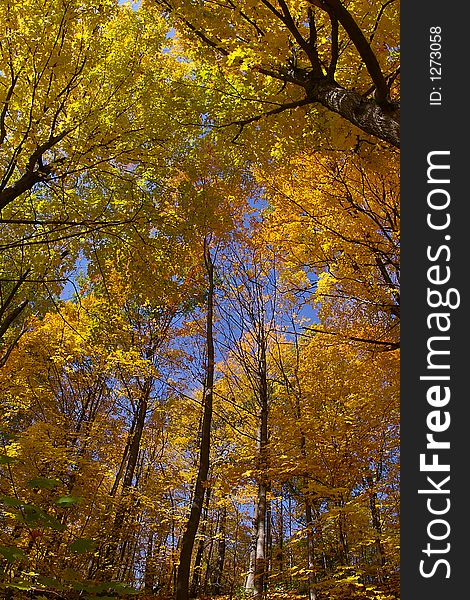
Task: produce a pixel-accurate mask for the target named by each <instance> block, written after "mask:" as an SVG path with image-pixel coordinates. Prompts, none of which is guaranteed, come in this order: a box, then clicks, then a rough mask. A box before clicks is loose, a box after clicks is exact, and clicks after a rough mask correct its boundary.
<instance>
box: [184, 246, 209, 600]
mask: <svg viewBox="0 0 470 600" xmlns="http://www.w3.org/2000/svg"><path fill="white" fill-rule="evenodd" d="M204 261H205V266H206V272H207V281H208V290H207V318H206V349H207V364H206V373H205V383H204V396H203V406H204V412H203V418H202V433H201V447H200V451H199V469H198V474H197V478H196V485H195V488H194V494H193V501H192V505H191V512H190V514H189V518H188V522H187V524H186V529H185V531H184V533H183V536H182V538H181V551H180V563H179V567H178V575H177V579H176V600H188V598H189V576H190V569H191V556H192V552H193V547H194V540H195V537H196V533H197V530H198V527H199V521H200V518H201V513H202V506H203V502H204V493H205V490H206V486H207V476H208V473H209V455H210V441H211V440H210V432H211V422H212V400H213V386H214V365H215V360H214V336H213V311H214V265H213V262H212V257H211V254H210V249H209V239H208V238H207V237H206V238H205V240H204Z"/></svg>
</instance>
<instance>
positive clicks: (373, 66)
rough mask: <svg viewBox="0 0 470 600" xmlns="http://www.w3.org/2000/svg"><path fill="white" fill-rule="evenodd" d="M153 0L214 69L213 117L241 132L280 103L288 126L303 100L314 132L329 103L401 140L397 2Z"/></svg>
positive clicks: (393, 141)
mask: <svg viewBox="0 0 470 600" xmlns="http://www.w3.org/2000/svg"><path fill="white" fill-rule="evenodd" d="M157 4H158V5H159V6H161V7H162V8H163V10H166V11H167V12H168V14H169V18H170V19H171V20H172V22H174V23H175V26H176V27H177V28H178V30H180V31H181V32H182V34H181V35H182V37H183V40H182V43H183V46H185V47H186V48H189V49H188V52H190V53H191V54H194V53H196V54H197V56H198V57H200V60H202V61H204V62H205V63H206V64H207V65H208V68H209V69H211V72H212V75H211V76H210V77H209V80H210V81H212V82H213V86H212V87H211V94H212V95H213V98H214V99H216V100H218V99H220V98H224V99H226V101H227V102H230V116H229V113H226V112H225V111H223V110H222V112H221V111H220V109H219V110H217V106H216V105H215V103H214V112H213V114H211V115H210V117H211V119H212V122H213V124H214V126H216V127H227V126H229V125H232V126H233V128H232V130H233V132H234V133H233V134H232V136H235V137H236V138H239V136H240V133H241V132H242V130H243V128H244V127H245V126H246V125H248V124H250V123H256V122H260V121H261V120H262V119H263V118H265V117H269V116H276V115H279V114H280V113H283V112H285V111H287V112H289V113H292V116H291V117H287V118H286V119H283V120H282V121H281V122H282V125H283V126H284V127H286V123H287V122H288V120H289V118H290V119H294V118H296V116H295V115H296V112H295V109H298V108H301V107H302V110H303V111H304V112H306V113H307V114H308V117H307V120H306V122H305V124H304V126H303V127H304V130H306V131H308V129H309V128H312V129H313V132H317V133H318V132H321V131H322V128H323V127H324V119H325V117H326V119H327V121H328V113H330V114H331V113H334V115H339V116H340V117H341V118H342V119H344V120H345V121H347V122H348V123H350V124H352V125H353V126H354V129H353V131H355V132H356V133H361V132H363V133H366V134H367V135H371V136H373V137H375V138H377V139H379V140H383V141H385V142H387V143H388V144H390V145H392V146H399V110H398V96H397V88H396V83H397V78H398V77H399V64H398V60H397V58H398V22H399V21H398V12H397V11H398V3H397V2H394V1H393V0H392V1H391V2H390V1H388V2H383V3H377V4H375V5H373V6H371V5H370V4H367V3H360V2H359V3H351V2H342V1H341V0H331V1H330V0H325V1H317V0H308V1H306V2H300V3H299V2H289V1H284V0H279V1H276V2H268V1H265V0H263V1H262V2H259V3H252V2H248V1H246V2H227V3H225V4H220V3H213V2H210V1H209V2H202V3H199V4H198V5H197V6H196V5H194V4H192V3H190V2H185V1H172V0H161V1H158V2H157ZM186 40H188V41H186ZM189 44H191V45H195V46H196V49H195V50H193V49H192V46H191V47H190V46H189ZM211 105H212V102H211ZM322 120H323V123H322ZM330 124H331V126H332V128H335V129H341V128H342V125H341V124H340V123H338V121H337V120H335V119H332V120H330ZM328 127H329V126H328V125H327V128H328ZM237 131H238V132H237ZM287 131H289V125H288V124H287V129H286V134H287ZM335 134H337V132H335Z"/></svg>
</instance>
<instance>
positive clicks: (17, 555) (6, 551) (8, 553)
mask: <svg viewBox="0 0 470 600" xmlns="http://www.w3.org/2000/svg"><path fill="white" fill-rule="evenodd" d="M0 554H2V555H3V556H4V557H5V558H6V559H7V561H8V562H10V563H12V562H15V560H28V557H27V556H26V554H25V553H24V552H23V550H20V549H19V548H16V547H15V546H0Z"/></svg>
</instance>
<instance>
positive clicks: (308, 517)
mask: <svg viewBox="0 0 470 600" xmlns="http://www.w3.org/2000/svg"><path fill="white" fill-rule="evenodd" d="M305 521H306V525H307V569H308V597H309V600H316V595H315V590H314V583H315V575H314V568H315V546H314V539H313V512H312V505H311V504H310V499H309V497H308V495H307V496H306V498H305Z"/></svg>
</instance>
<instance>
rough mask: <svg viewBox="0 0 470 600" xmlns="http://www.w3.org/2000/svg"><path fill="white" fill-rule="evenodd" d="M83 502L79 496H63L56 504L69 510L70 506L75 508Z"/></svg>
mask: <svg viewBox="0 0 470 600" xmlns="http://www.w3.org/2000/svg"><path fill="white" fill-rule="evenodd" d="M81 500H82V499H81V498H80V497H78V496H62V497H61V498H58V499H57V500H56V501H55V503H56V504H57V506H60V507H61V508H69V506H74V505H75V504H78V503H79V502H81Z"/></svg>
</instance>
